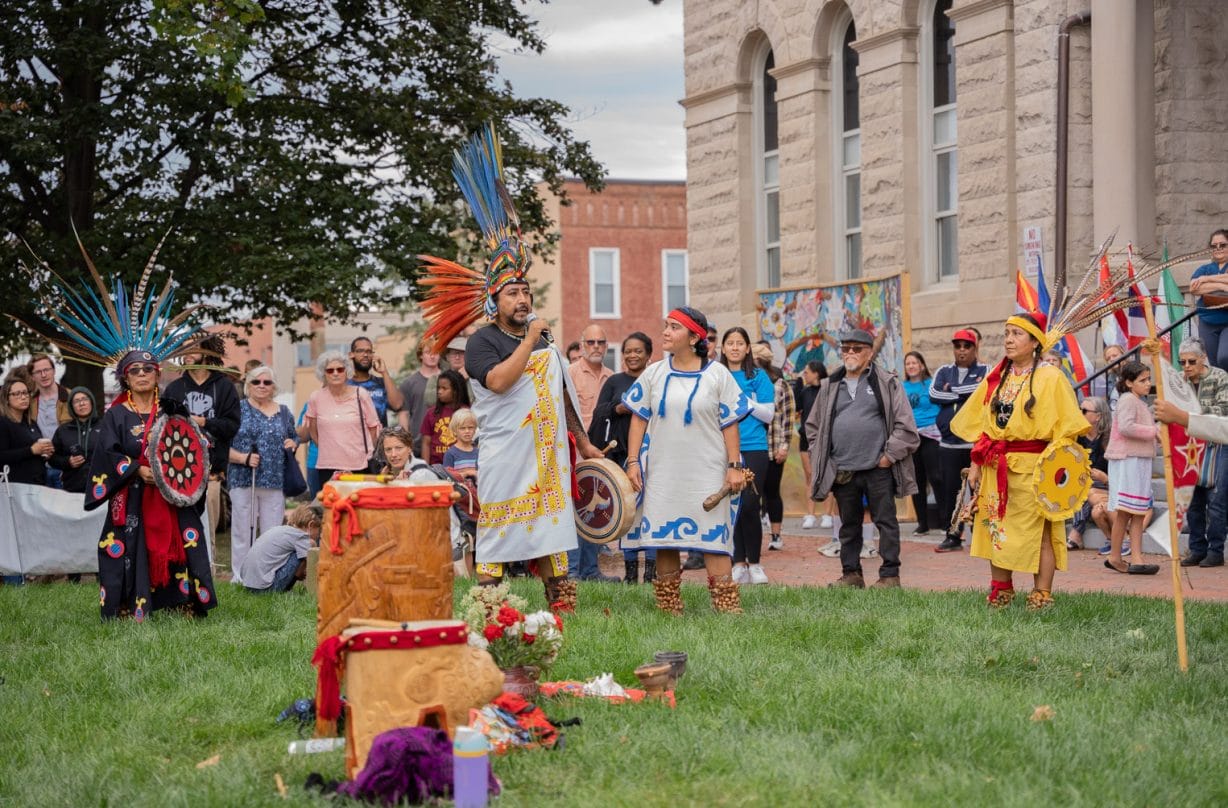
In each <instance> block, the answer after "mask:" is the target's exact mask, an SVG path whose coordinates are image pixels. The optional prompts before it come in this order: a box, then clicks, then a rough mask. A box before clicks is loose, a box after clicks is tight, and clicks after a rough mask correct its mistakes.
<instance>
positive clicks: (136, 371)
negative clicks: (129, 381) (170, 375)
mask: <svg viewBox="0 0 1228 808" xmlns="http://www.w3.org/2000/svg"><path fill="white" fill-rule="evenodd" d="M157 372H158V368H157V366H156V365H132V366H131V367H129V368H128V369H127V370H125V371H124V373H125V374H127V375H128V376H144V375H146V374H154V373H157Z"/></svg>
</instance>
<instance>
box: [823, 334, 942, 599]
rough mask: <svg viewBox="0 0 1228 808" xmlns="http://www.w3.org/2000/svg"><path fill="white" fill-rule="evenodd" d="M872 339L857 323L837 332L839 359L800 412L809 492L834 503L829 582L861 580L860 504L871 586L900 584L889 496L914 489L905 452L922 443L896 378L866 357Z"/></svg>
mask: <svg viewBox="0 0 1228 808" xmlns="http://www.w3.org/2000/svg"><path fill="white" fill-rule="evenodd" d="M873 342H874V341H873V339H871V337H870V335H869V334H868V333H867V332H866V331H864V330H862V329H860V328H858V329H854V330H853V331H849V332H847V333H845V334H844V335H842V336H841V339H840V356H841V359H842V361H843V363H844V366H843V367H842V368H840V369H839V370H837V371H836V372H835V373H833V374H832V375H831V376H829V377H828V378H826V379H824V380H823V381H822V382H820V384H819V394H818V397H817V398H816V399H815V403H814V406H813V407H812V408H811V410H810V417H809V418H807V419H806V436H807V438H808V439H809V442H810V464H811V467H812V468H813V469H814V486H813V488H812V489H811V491H810V496H811V499H814V500H815V501H816V502H817V501H819V500H822V499H823V498H824V497H826V496H827V494H828V492H831V493H833V494H835V497H836V504H837V506H838V507H839V508H840V566H841V571H842V574H841V576H840V578H839V579H838V580H836V581H835V582H834V583H833V584H832V586H849V587H855V588H857V589H861V588H863V587H865V585H866V584H865V578H864V576H863V575H862V572H861V549H862V543H863V541H864V538H863V536H864V534H863V531H862V528H861V524H862V519H863V518H864V516H865V510H866V505H867V504H868V505H869V509H870V515H871V517H872V518H873V519H874V524H875V525H877V526H878V533H879V554H880V555H881V556H882V559H883V563H882V566H880V567H879V570H878V581H877V582H876V583H875V584H874V585H875V586H877V587H894V586H899V585H900V523H899V521H898V520H897V519H896V515H895V498H896V497H906V496H911V495H913V494H915V493H916V492H917V483H916V480H915V478H914V477H913V465H912V459H911V457H910V455H911V454H912V453H913V452H914V451H916V449H917V446H918V445H919V444H920V442H921V437H920V435H919V434H918V433H917V426H916V422H915V421H914V420H913V414H912V408H911V407H910V406H909V405H908V396H906V395H905V394H904V388H903V386H902V385H901V384H900V380H899V378H897V377H896V376H895V375H893V374H889V373H887V372H885V371H883V370H882V369H881V368H879V367H877V366H875V365H874V364H873V350H872V347H871V346H872V345H873Z"/></svg>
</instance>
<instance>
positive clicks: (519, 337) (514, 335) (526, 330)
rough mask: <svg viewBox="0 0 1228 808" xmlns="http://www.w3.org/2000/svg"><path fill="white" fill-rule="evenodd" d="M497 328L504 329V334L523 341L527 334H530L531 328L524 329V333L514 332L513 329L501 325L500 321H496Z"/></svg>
mask: <svg viewBox="0 0 1228 808" xmlns="http://www.w3.org/2000/svg"><path fill="white" fill-rule="evenodd" d="M495 328H497V329H499V330H500V331H502V332H503V333H504V334H507V335H508V336H509V337H511V338H512V339H515V340H521V341H523V340H524V338H525V337H526V336H528V334H529V329H527V328H526V329H525V330H524V333H523V334H513V333H512V332H511V331H508V330H507V329H506V328H504V327H503V326H501V325H499V323H498V321H495Z"/></svg>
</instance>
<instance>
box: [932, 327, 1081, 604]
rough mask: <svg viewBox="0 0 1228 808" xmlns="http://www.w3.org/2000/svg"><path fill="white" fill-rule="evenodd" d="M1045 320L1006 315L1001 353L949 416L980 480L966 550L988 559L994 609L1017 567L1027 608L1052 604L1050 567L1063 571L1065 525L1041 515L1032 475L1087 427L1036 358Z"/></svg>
mask: <svg viewBox="0 0 1228 808" xmlns="http://www.w3.org/2000/svg"><path fill="white" fill-rule="evenodd" d="M1044 322H1045V319H1044V316H1043V315H1041V314H1039V313H1037V314H1031V315H1029V314H1017V315H1015V316H1013V317H1011V318H1009V319H1008V320H1007V321H1006V329H1005V331H1006V333H1005V341H1004V348H1005V351H1006V357H1005V358H1004V359H1003V360H1002V361H1001V362H999V363H998V365H997V366H996V367H995V368H994V369H993V370H992V371H991V372H990V374H989V375H988V376H987V377H986V378H985V380H984V381H982V382H981V383H980V384H978V385H977V388H976V390H974V391H973V393H972V395H971V396H970V397H969V398H968V401H967V402H966V403H965V404H964V405H963V406H962V407H961V408H960V409H959V411H958V412H957V413H956V414H955V417H954V418H953V419H952V420H951V431H952V432H953V433H954V434H955V435H957V436H959V437H961V438H963V439H964V440H967V441H975V445H974V446H973V448H972V465H971V466H970V467H969V469H968V483H969V484H970V485H971V486H972V487H973V490H977V484H978V482H980V483H981V485H980V489H979V492H978V494H977V517H976V519H975V520H974V525H973V530H972V555H973V556H975V557H977V558H984V559H987V560H988V561H989V570H990V578H991V580H990V588H989V597H988V601H989V605H990V606H993V607H995V608H1001V607H1004V606H1007V605H1008V604H1010V602H1011V600H1013V599H1014V597H1015V587H1014V583H1013V581H1012V574H1013V573H1015V572H1030V573H1032V575H1034V576H1035V579H1036V583H1035V589H1033V591H1032V593H1031V594H1029V595H1028V608H1029V609H1033V610H1036V609H1044V608H1047V607H1048V606H1051V605H1053V594H1052V592H1053V575H1054V571H1055V570H1065V569H1066V530H1065V524H1064V521H1057V522H1051V521H1050V520H1049V519H1047V518H1046V516H1045V512H1044V511H1043V510H1042V509H1041V507H1040V503H1039V501H1038V500H1037V497H1036V492H1035V489H1034V487H1033V483H1032V478H1033V473H1034V471H1035V469H1036V463H1037V461H1038V460H1039V459H1040V456H1041V454H1042V453H1043V452H1045V451H1046V449H1047V448H1048V447H1049V446H1050V445H1051V444H1052V443H1054V442H1056V441H1063V442H1069V443H1073V442H1074V440H1075V439H1076V438H1077V437H1078V436H1079V435H1082V434H1084V433H1085V432H1088V431H1089V430H1090V429H1091V424H1089V423H1088V422H1087V419H1086V418H1084V417H1083V413H1082V412H1080V410H1079V404H1078V401H1077V400H1076V399H1075V394H1074V390H1073V389H1072V388H1071V386H1070V383H1069V382H1068V381H1067V380H1066V377H1065V375H1064V374H1063V373H1062V372H1061V371H1060V370H1058V369H1057V368H1054V367H1050V366H1048V365H1042V364H1041V363H1040V356H1041V345H1042V344H1043V343H1044V340H1045V330H1044ZM982 475H984V476H982Z"/></svg>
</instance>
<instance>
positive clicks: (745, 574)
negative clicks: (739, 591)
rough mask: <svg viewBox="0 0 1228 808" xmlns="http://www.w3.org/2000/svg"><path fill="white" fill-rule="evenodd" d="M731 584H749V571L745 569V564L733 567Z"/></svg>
mask: <svg viewBox="0 0 1228 808" xmlns="http://www.w3.org/2000/svg"><path fill="white" fill-rule="evenodd" d="M733 582H734V583H735V584H748V583H750V570H749V569H747V567H746V565H745V564H734V565H733Z"/></svg>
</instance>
